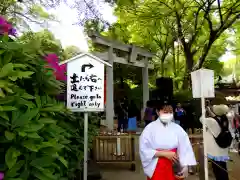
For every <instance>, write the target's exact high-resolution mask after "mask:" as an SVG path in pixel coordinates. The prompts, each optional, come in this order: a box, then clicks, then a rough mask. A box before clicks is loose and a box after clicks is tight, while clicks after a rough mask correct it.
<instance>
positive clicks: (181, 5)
mask: <svg viewBox="0 0 240 180" xmlns="http://www.w3.org/2000/svg"><path fill="white" fill-rule="evenodd" d="M113 2H114V3H115V5H116V6H115V15H116V16H117V17H118V20H117V22H116V23H115V24H114V25H113V26H112V27H111V28H110V29H109V30H108V32H104V33H102V34H104V35H107V36H108V37H110V38H113V39H117V40H120V41H122V42H124V43H133V44H136V45H138V46H141V47H144V48H147V49H148V50H150V51H152V52H154V53H156V58H155V59H154V60H153V62H154V64H155V67H156V68H157V72H156V74H157V75H162V76H170V77H173V78H174V80H175V83H177V84H181V83H180V82H181V81H183V80H186V79H187V78H186V77H188V76H189V72H191V71H193V70H196V69H198V68H201V67H205V68H210V69H213V70H215V74H216V75H219V74H221V73H223V71H222V67H223V64H222V63H221V62H219V58H220V57H221V56H222V55H223V54H224V53H225V50H226V47H227V45H228V43H229V41H227V38H228V37H229V31H227V32H226V29H229V30H230V28H232V27H233V25H234V26H236V25H237V24H239V22H238V21H237V19H238V16H239V13H238V10H239V1H234V2H231V3H230V1H229V0H224V1H221V2H219V1H217V0H214V1H212V3H208V1H206V0H204V1H201V2H198V1H195V0H193V1H192V0H191V1H185V0H180V1H175V0H171V1H164V0H160V1H159V0H154V1H144V2H143V1H131V0H124V1H110V3H113ZM218 2H219V4H218ZM226 9H228V10H226ZM216 17H218V18H216ZM174 42H178V46H177V47H176V46H174ZM177 49H179V50H177ZM156 74H155V75H156ZM155 75H154V76H155ZM185 83H186V82H185ZM178 88H181V86H179V87H178Z"/></svg>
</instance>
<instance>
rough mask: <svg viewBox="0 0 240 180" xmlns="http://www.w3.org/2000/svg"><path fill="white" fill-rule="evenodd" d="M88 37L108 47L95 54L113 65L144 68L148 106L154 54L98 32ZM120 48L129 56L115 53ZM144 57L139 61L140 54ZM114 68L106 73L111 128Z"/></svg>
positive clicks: (107, 110)
mask: <svg viewBox="0 0 240 180" xmlns="http://www.w3.org/2000/svg"><path fill="white" fill-rule="evenodd" d="M88 37H89V38H91V40H92V43H93V44H95V45H102V46H105V47H107V49H108V51H106V52H93V54H94V55H95V56H97V57H99V58H100V59H102V60H105V61H107V62H108V63H109V64H111V65H112V67H113V63H121V64H126V65H132V66H135V67H141V68H142V82H143V108H145V106H146V102H147V101H148V100H149V86H148V69H153V68H154V66H153V64H150V63H149V59H151V58H152V57H153V56H154V54H152V53H150V52H148V51H146V50H144V49H143V48H140V47H137V46H133V45H128V44H122V43H120V42H116V41H112V40H109V39H107V38H105V37H103V36H101V35H100V34H98V33H94V32H88ZM114 49H116V50H120V51H124V52H127V53H128V54H129V56H128V57H118V56H117V55H116V54H114V52H113V50H114ZM139 55H140V56H141V57H144V58H143V60H141V61H138V60H137V57H138V56H139ZM113 71H114V70H113V68H109V67H107V71H106V72H107V74H106V81H107V83H106V92H107V93H106V96H107V98H106V121H107V126H108V129H109V130H112V129H113V125H114V119H113V118H114V97H113V96H114V93H113V90H114V82H113Z"/></svg>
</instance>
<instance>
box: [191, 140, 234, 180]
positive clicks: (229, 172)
mask: <svg viewBox="0 0 240 180" xmlns="http://www.w3.org/2000/svg"><path fill="white" fill-rule="evenodd" d="M200 144H203V142H197V143H193V144H192V146H196V145H200ZM205 158H207V159H208V160H209V161H211V163H213V164H215V165H216V166H217V167H219V168H220V169H221V170H223V171H225V172H226V173H228V176H229V177H230V178H232V180H238V179H237V178H236V177H234V176H233V175H231V172H232V171H227V170H226V169H224V168H222V167H221V166H219V165H218V164H217V163H216V162H214V161H213V160H212V159H210V158H209V157H205Z"/></svg>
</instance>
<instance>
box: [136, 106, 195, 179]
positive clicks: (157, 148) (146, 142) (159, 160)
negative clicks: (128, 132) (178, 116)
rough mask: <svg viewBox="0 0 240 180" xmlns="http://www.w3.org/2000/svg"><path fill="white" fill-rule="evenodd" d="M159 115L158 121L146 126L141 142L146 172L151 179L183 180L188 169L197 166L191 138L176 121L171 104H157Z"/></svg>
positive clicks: (140, 151) (140, 146)
mask: <svg viewBox="0 0 240 180" xmlns="http://www.w3.org/2000/svg"><path fill="white" fill-rule="evenodd" d="M156 112H157V114H158V119H157V120H156V121H153V122H152V123H150V124H149V125H148V126H146V127H145V129H144V130H143V132H142V134H141V136H140V140H139V153H140V159H141V162H142V166H143V169H144V173H145V175H146V176H147V178H148V180H176V179H184V178H186V177H187V176H188V166H194V165H196V159H195V156H194V153H193V149H192V146H191V143H190V141H189V137H188V135H187V133H186V132H185V131H184V130H183V128H182V127H181V126H179V125H178V124H176V123H174V122H173V108H172V106H171V105H170V104H168V103H163V104H162V103H161V104H159V105H157V107H156ZM176 165H177V168H176Z"/></svg>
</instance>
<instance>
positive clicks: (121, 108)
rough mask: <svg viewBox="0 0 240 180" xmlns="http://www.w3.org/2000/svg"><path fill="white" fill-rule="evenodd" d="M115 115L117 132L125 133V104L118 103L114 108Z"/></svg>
mask: <svg viewBox="0 0 240 180" xmlns="http://www.w3.org/2000/svg"><path fill="white" fill-rule="evenodd" d="M116 114H117V118H118V132H120V131H121V129H122V130H123V131H125V130H126V129H127V124H128V107H127V104H126V102H125V103H124V101H120V102H119V103H118V106H117V107H116Z"/></svg>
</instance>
